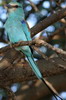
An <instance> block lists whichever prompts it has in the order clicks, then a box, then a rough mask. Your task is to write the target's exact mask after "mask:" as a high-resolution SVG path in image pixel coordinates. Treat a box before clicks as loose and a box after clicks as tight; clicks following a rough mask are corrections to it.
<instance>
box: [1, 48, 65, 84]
mask: <svg viewBox="0 0 66 100" xmlns="http://www.w3.org/2000/svg"><path fill="white" fill-rule="evenodd" d="M7 55H8V56H7ZM17 55H18V56H20V57H21V54H20V53H19V54H18V52H17V51H15V50H13V49H12V50H9V51H7V52H6V54H5V56H4V58H3V59H2V60H1V61H0V86H2V85H3V86H4V83H5V86H8V85H10V84H13V83H19V82H24V81H28V80H35V79H36V76H35V75H34V73H33V71H32V69H31V68H30V67H29V65H28V63H27V62H25V64H23V63H22V62H21V63H13V62H14V60H16V58H18V57H17ZM14 57H15V58H14ZM22 57H23V55H22ZM51 60H53V59H50V60H48V61H46V60H42V59H41V60H39V61H37V64H38V65H39V68H40V70H41V72H42V74H43V76H44V77H49V76H53V75H57V74H61V73H65V72H66V62H64V61H62V60H61V59H59V58H56V59H55V62H56V63H57V64H56V63H52V61H51Z"/></svg>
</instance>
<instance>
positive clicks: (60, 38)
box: [0, 0, 66, 100]
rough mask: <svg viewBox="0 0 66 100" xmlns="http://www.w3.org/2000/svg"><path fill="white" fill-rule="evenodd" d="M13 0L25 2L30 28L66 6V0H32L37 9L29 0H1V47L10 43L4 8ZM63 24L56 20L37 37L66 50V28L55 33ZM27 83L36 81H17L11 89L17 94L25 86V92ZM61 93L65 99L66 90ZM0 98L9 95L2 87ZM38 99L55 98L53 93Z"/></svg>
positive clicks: (26, 17) (2, 98)
mask: <svg viewBox="0 0 66 100" xmlns="http://www.w3.org/2000/svg"><path fill="white" fill-rule="evenodd" d="M11 1H18V2H20V3H22V4H23V8H24V12H25V19H26V21H27V23H28V25H29V27H30V28H32V27H33V26H34V25H36V24H37V23H38V22H40V21H41V20H43V19H45V18H46V17H48V16H50V15H51V14H53V13H55V12H56V11H58V10H59V9H62V8H65V7H66V0H31V1H32V2H33V3H34V4H35V5H36V7H37V10H35V9H34V8H33V7H32V6H31V4H30V2H29V0H0V48H2V47H3V46H6V45H8V38H7V33H6V32H5V30H4V26H3V25H4V23H5V22H6V19H7V18H8V14H7V11H6V9H4V7H3V5H5V4H7V3H9V2H11ZM49 21H50V20H49ZM64 21H65V19H64ZM63 25H65V23H64V22H63V21H62V20H61V21H59V22H56V23H54V24H52V25H51V26H49V27H47V28H46V29H44V30H43V31H42V32H40V33H38V34H37V35H36V36H35V37H39V36H40V37H41V38H44V39H45V40H46V41H47V42H48V43H50V44H51V45H53V46H55V47H59V48H62V49H63V50H66V29H65V28H64V30H62V31H61V32H60V33H58V34H55V35H53V34H54V32H55V31H56V30H58V29H59V28H61V27H63ZM50 36H52V38H51V39H48V37H50ZM35 37H33V38H35ZM39 49H40V50H41V51H42V52H43V53H45V54H46V55H47V56H48V57H50V56H51V55H52V54H53V51H52V50H49V49H47V48H45V47H41V48H39ZM35 55H36V56H38V57H39V58H40V55H37V54H35ZM0 58H1V56H0ZM26 84H28V85H29V86H31V84H34V83H33V82H32V81H29V82H28V83H23V84H18V83H16V84H13V85H12V86H11V89H12V91H13V92H16V94H17V93H18V91H19V89H20V88H22V86H23V88H24V89H25V90H24V91H23V92H24V93H25V91H27V89H26V88H28V87H27V85H26ZM60 95H61V96H62V97H63V98H64V100H66V92H65V91H62V92H61V93H60ZM0 100H7V95H6V93H5V92H4V90H2V89H1V90H0ZM20 100H22V99H20ZM37 100H55V99H54V97H52V96H51V95H48V96H44V97H42V98H39V99H37ZM58 100H59V99H58Z"/></svg>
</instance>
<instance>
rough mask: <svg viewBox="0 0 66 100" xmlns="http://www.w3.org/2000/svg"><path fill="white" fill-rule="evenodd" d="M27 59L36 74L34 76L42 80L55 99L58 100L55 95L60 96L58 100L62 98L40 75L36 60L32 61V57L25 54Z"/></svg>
mask: <svg viewBox="0 0 66 100" xmlns="http://www.w3.org/2000/svg"><path fill="white" fill-rule="evenodd" d="M27 59H28V62H29V64H30V66H31V68H32V70H33V71H34V73H35V74H36V76H37V77H38V78H39V79H40V80H42V82H43V83H44V84H45V85H46V86H47V87H48V89H49V90H50V91H51V93H52V94H53V96H54V97H55V98H56V100H58V99H57V97H58V98H60V100H63V99H62V98H61V97H60V96H59V94H58V92H57V91H56V90H55V88H54V87H53V86H52V85H51V83H50V82H48V81H47V80H46V79H43V76H42V74H41V72H40V70H39V69H38V66H37V64H36V62H35V61H34V59H33V57H32V56H27ZM56 96H57V97H56Z"/></svg>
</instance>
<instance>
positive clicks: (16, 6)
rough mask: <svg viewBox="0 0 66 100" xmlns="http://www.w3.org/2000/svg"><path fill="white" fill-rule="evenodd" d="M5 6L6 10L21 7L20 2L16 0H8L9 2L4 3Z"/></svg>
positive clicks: (14, 9) (9, 10)
mask: <svg viewBox="0 0 66 100" xmlns="http://www.w3.org/2000/svg"><path fill="white" fill-rule="evenodd" d="M5 8H6V9H7V10H8V12H12V11H16V10H17V9H18V8H22V4H20V3H18V2H10V3H9V4H6V5H5Z"/></svg>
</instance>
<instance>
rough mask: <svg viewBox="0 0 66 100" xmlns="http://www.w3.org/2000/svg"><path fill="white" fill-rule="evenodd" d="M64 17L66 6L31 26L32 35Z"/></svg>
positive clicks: (65, 15)
mask: <svg viewBox="0 0 66 100" xmlns="http://www.w3.org/2000/svg"><path fill="white" fill-rule="evenodd" d="M64 17H66V8H64V9H61V10H60V11H57V12H56V13H54V14H52V15H51V16H49V17H47V18H45V19H44V20H42V21H40V22H39V23H38V24H37V25H35V26H34V27H33V28H31V33H32V36H34V35H36V34H37V33H39V32H40V31H42V30H44V29H45V28H47V27H48V26H50V25H52V24H53V23H55V22H57V21H59V20H60V19H62V18H64Z"/></svg>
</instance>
